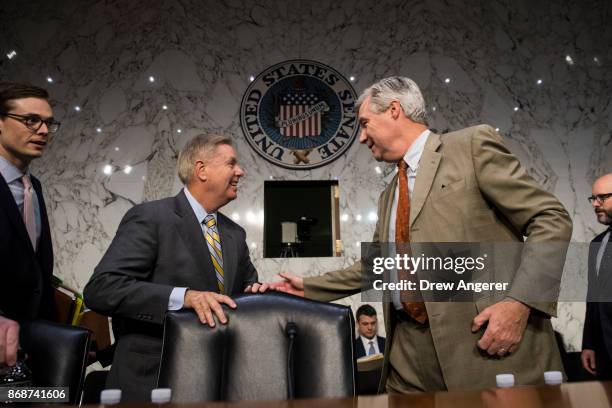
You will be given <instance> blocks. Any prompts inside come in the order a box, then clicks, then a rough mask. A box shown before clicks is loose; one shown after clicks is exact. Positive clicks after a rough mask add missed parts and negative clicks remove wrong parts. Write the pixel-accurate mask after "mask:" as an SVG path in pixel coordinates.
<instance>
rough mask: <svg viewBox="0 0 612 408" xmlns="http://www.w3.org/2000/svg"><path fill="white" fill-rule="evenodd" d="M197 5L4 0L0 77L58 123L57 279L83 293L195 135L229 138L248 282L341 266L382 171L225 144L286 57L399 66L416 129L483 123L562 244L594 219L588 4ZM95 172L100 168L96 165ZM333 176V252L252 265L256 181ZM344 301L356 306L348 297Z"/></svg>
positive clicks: (256, 247) (605, 83)
mask: <svg viewBox="0 0 612 408" xmlns="http://www.w3.org/2000/svg"><path fill="white" fill-rule="evenodd" d="M203 4H204V3H202V2H199V1H196V0H182V1H177V0H175V1H170V2H165V3H156V4H151V3H147V2H143V1H133V2H127V3H121V4H119V2H113V1H110V2H107V1H92V2H78V1H76V0H70V1H65V2H42V1H32V2H25V3H24V2H12V1H7V2H3V13H2V14H0V33H2V35H0V50H3V54H2V60H1V62H0V77H1V78H8V79H12V80H27V81H32V82H34V83H37V84H40V85H43V86H46V87H47V88H49V90H50V92H51V94H52V97H53V105H54V110H55V114H56V116H57V117H58V118H60V120H61V121H62V122H63V125H62V129H61V132H60V133H59V134H58V135H57V136H55V137H53V140H52V142H51V144H50V145H49V147H48V149H47V151H46V152H45V155H44V157H43V158H41V159H39V160H37V161H36V162H35V163H34V164H33V165H32V172H33V173H34V174H36V175H37V176H39V177H40V179H41V180H42V182H43V185H44V190H45V195H46V200H47V207H48V208H49V213H50V215H51V226H52V229H53V238H54V247H55V258H56V261H55V267H56V273H57V274H58V275H60V276H61V277H62V278H63V279H65V280H66V281H67V282H68V283H69V284H71V285H73V286H75V287H78V288H82V287H83V286H84V284H85V283H86V281H87V279H88V276H89V274H91V272H92V271H93V267H94V266H95V264H96V263H97V262H98V260H99V259H100V257H101V256H102V254H103V253H104V251H105V250H106V248H107V247H108V245H109V243H110V241H111V239H112V237H113V236H114V232H115V230H116V227H117V225H118V223H119V220H120V218H121V216H122V215H123V214H124V213H125V211H127V210H128V209H129V208H130V207H131V206H132V205H134V204H137V203H139V202H142V201H148V200H153V199H157V198H161V197H166V196H169V195H172V194H176V192H177V191H179V189H180V188H181V186H180V183H179V181H178V179H177V177H176V158H177V154H178V151H179V150H180V148H181V147H182V146H183V145H184V143H185V141H186V140H187V139H188V138H189V137H191V136H193V135H195V134H197V133H200V132H222V133H227V134H231V135H233V137H234V140H235V141H236V146H237V151H238V154H239V157H240V160H241V164H242V165H243V167H244V168H245V171H246V174H247V176H246V177H245V178H244V180H243V182H242V183H241V185H240V192H239V198H238V199H237V200H236V201H235V202H232V203H230V204H229V205H228V206H227V207H226V208H225V209H224V211H225V212H226V213H227V214H228V215H230V216H237V217H239V222H240V223H241V224H242V225H243V226H244V227H245V228H246V230H247V239H248V241H249V245H250V247H251V254H252V257H253V259H254V261H255V264H256V265H257V267H258V269H259V271H260V273H261V275H262V278H263V280H269V279H273V278H274V276H275V274H276V273H278V272H279V271H281V270H290V271H294V272H296V273H300V274H303V275H314V274H319V273H321V272H324V271H327V270H332V269H335V268H339V267H343V266H348V265H349V264H350V263H351V262H353V261H354V260H356V259H357V258H358V256H359V248H358V246H357V244H358V243H359V242H361V241H367V240H369V239H371V235H372V232H373V229H374V223H373V222H372V221H370V220H369V219H368V214H369V213H370V212H371V211H375V209H376V204H377V200H378V195H379V194H380V192H381V191H382V189H383V188H384V186H385V177H387V178H388V177H389V176H390V175H392V173H393V171H394V169H393V166H392V165H387V164H384V163H376V162H375V161H373V160H372V159H371V157H370V153H369V152H368V150H367V149H366V148H364V147H363V146H358V145H357V144H355V145H354V146H352V147H351V148H350V149H348V151H347V152H346V154H345V155H344V156H343V157H342V158H340V159H338V160H337V161H335V162H334V163H332V164H331V165H328V166H325V167H323V168H319V169H315V170H312V171H305V172H296V171H287V170H284V169H281V168H279V167H275V166H273V165H271V164H270V163H268V162H266V161H264V160H263V159H261V158H260V157H259V156H258V155H257V154H256V153H254V152H253V151H252V150H251V148H250V147H249V145H248V144H247V143H246V141H245V140H244V138H243V136H242V132H241V129H240V124H239V123H240V122H239V118H238V112H239V106H240V102H241V98H242V94H243V92H244V91H245V89H246V87H247V86H248V83H249V77H250V76H251V75H257V74H258V73H259V72H261V71H262V70H263V69H265V68H266V67H268V66H271V65H273V64H275V63H277V62H280V61H283V60H286V59H296V58H307V59H314V60H317V61H320V62H323V63H326V64H329V65H331V66H332V67H334V68H335V69H337V70H338V71H339V72H341V73H343V74H344V75H345V76H347V77H348V76H351V75H352V76H355V78H356V80H355V82H354V86H355V88H356V90H357V91H358V92H359V91H361V90H363V89H364V88H365V87H366V86H368V85H369V84H370V83H371V82H373V81H374V80H376V79H378V78H381V77H383V76H388V75H395V74H399V75H407V76H411V77H412V78H413V79H415V80H416V82H417V83H418V84H419V85H420V86H421V88H422V90H423V93H424V95H425V98H426V102H427V106H428V107H429V116H430V125H431V127H432V128H434V129H437V130H438V131H447V130H455V129H458V128H462V127H465V126H469V125H473V124H476V123H482V122H486V123H489V124H491V125H492V126H493V127H498V128H499V129H500V133H501V134H502V135H503V136H504V137H505V138H506V140H507V141H508V146H509V147H510V149H511V150H512V151H513V152H514V153H515V154H516V155H517V156H518V157H519V158H520V159H521V161H522V163H523V164H524V165H525V166H526V167H527V169H528V170H529V172H530V174H531V175H532V176H533V177H534V178H535V179H536V180H538V181H539V182H541V183H542V184H543V185H544V186H545V188H547V189H548V190H550V191H552V192H554V193H555V194H556V195H557V196H558V197H559V198H560V200H561V201H562V202H563V204H564V205H565V206H566V207H567V209H568V211H569V212H570V214H571V215H572V217H573V219H574V235H573V239H574V240H575V241H576V242H588V241H589V240H590V239H591V238H592V237H593V236H594V235H595V234H596V233H597V232H598V231H600V230H601V229H602V228H601V226H600V225H598V224H597V223H596V221H595V218H594V215H593V212H592V210H591V209H590V207H589V204H588V202H587V201H586V200H585V197H586V196H587V195H589V192H590V184H591V183H592V181H593V180H594V179H595V178H596V177H597V176H598V175H600V174H602V173H604V172H609V171H611V170H612V136H611V135H612V98H611V96H610V95H611V93H610V89H611V82H612V69H610V63H611V61H612V50H611V48H610V47H609V44H610V43H612V33H611V28H610V25H609V24H606V21H605V19H604V18H602V16H603V15H605V13H602V12H601V10H600V3H599V2H596V1H587V2H574V3H560V2H525V1H521V2H501V1H491V2H489V1H480V2H477V5H474V6H473V7H466V6H465V2H463V1H459V0H452V1H443V0H433V1H427V2H418V1H410V2H404V1H394V0H381V1H377V2H371V1H369V0H353V1H348V0H340V1H335V2H310V1H306V0H298V1H294V2H279V1H274V0H258V1H256V2H245V1H240V0H228V1H225V2H206V4H205V6H203ZM11 49H15V50H16V51H17V53H18V55H17V57H16V58H14V59H12V60H8V59H7V58H5V57H4V54H5V52H4V50H11ZM7 52H8V51H7ZM566 55H569V56H570V57H571V60H572V62H573V63H572V64H571V65H570V64H569V63H568V62H567V61H566ZM47 76H51V77H52V78H53V83H47V82H46V77H47ZM150 76H153V77H154V79H155V80H154V81H153V82H151V81H150V80H149V77H150ZM446 78H450V82H448V83H446V82H445V79H446ZM538 79H541V80H542V83H541V84H538V83H537V80H538ZM76 105H79V106H80V107H81V111H80V112H76V111H75V110H74V107H75V106H76ZM164 105H165V106H166V107H167V109H164V108H163V106H164ZM514 107H518V110H517V111H514ZM98 129H99V131H98ZM116 147H117V148H119V150H115V148H116ZM107 164H109V165H111V166H112V167H113V173H112V174H111V175H107V174H105V173H104V172H103V169H104V166H105V165H107ZM128 165H129V166H132V171H131V173H130V174H125V173H123V172H122V171H123V169H125V166H128ZM377 167H378V168H379V170H380V174H379V172H377V170H376V168H377ZM333 178H337V179H338V181H339V184H340V208H341V213H342V214H346V215H347V216H348V220H347V221H345V222H342V223H341V232H342V238H343V241H344V246H345V256H344V257H342V258H308V259H301V260H286V259H264V258H263V227H262V225H263V224H262V223H263V220H262V216H261V214H262V211H263V182H264V181H265V180H270V179H274V180H317V179H333ZM358 216H360V217H361V219H360V220H357V218H358ZM343 302H344V303H345V304H350V305H352V306H353V307H354V308H356V307H357V306H358V305H359V301H358V296H357V297H352V298H349V299H345V300H343ZM583 313H584V305H583V304H580V303H573V304H572V303H566V304H565V303H564V304H561V305H560V306H559V318H558V319H555V321H554V324H555V327H557V328H558V329H559V330H561V332H562V333H563V334H564V336H565V341H566V343H567V344H568V345H569V346H570V347H572V348H574V349H578V348H579V347H580V337H581V326H582V319H583Z"/></svg>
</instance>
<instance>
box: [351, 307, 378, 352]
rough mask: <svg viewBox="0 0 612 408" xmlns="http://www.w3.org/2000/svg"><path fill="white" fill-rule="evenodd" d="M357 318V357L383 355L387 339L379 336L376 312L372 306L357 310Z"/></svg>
mask: <svg viewBox="0 0 612 408" xmlns="http://www.w3.org/2000/svg"><path fill="white" fill-rule="evenodd" d="M356 316H357V332H358V333H359V336H358V337H357V338H356V339H355V357H357V358H361V357H365V356H372V355H374V354H382V353H383V351H384V350H385V338H384V337H381V336H379V335H378V319H377V318H376V310H375V309H374V308H373V307H372V306H370V305H362V306H360V307H359V309H357V314H356Z"/></svg>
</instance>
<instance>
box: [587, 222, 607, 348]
mask: <svg viewBox="0 0 612 408" xmlns="http://www.w3.org/2000/svg"><path fill="white" fill-rule="evenodd" d="M606 233H607V230H606V231H604V232H602V233H601V234H599V235H598V236H596V237H595V238H594V239H593V240H592V241H591V245H590V246H589V261H588V262H589V265H588V275H589V284H588V292H587V305H586V315H585V317H584V330H583V333H582V349H583V350H584V349H590V350H595V354H596V355H598V354H600V353H606V354H605V355H607V357H608V359H612V280H611V279H610V278H611V277H612V270H603V269H600V270H599V274H597V271H596V268H595V267H596V262H597V252H598V250H599V247H600V245H601V241H602V240H603V238H604V236H605V235H606ZM611 245H612V240H609V241H608V246H611ZM602 265H603V259H602Z"/></svg>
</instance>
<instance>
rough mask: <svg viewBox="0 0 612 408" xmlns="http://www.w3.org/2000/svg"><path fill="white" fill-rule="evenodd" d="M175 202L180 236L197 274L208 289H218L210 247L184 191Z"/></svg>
mask: <svg viewBox="0 0 612 408" xmlns="http://www.w3.org/2000/svg"><path fill="white" fill-rule="evenodd" d="M174 200H175V212H176V214H177V215H178V216H179V218H178V220H177V228H178V230H179V236H180V237H181V239H182V240H183V242H184V243H185V246H186V247H187V249H188V251H189V253H190V254H191V256H192V257H193V258H194V260H195V265H196V270H195V273H196V274H197V275H198V278H199V279H203V280H204V281H205V282H206V284H207V285H206V286H207V287H211V288H216V287H217V279H216V275H215V269H214V266H213V264H212V260H211V258H210V253H209V252H208V247H207V246H206V241H205V239H204V234H203V232H202V227H200V224H199V222H198V219H197V218H196V216H195V214H194V212H193V209H192V208H191V206H190V205H189V201H187V197H186V196H185V193H184V192H183V191H182V190H181V192H180V193H178V195H177V196H176V197H175V198H174Z"/></svg>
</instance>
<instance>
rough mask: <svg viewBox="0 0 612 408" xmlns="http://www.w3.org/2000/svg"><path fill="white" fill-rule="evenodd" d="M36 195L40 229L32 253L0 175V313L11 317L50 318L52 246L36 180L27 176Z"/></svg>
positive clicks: (52, 301) (52, 317)
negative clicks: (35, 246) (35, 248)
mask: <svg viewBox="0 0 612 408" xmlns="http://www.w3.org/2000/svg"><path fill="white" fill-rule="evenodd" d="M30 179H31V181H32V186H33V188H34V191H35V192H36V196H37V197H38V203H39V208H40V220H41V223H42V232H41V236H40V240H39V243H38V247H37V250H36V252H34V247H33V246H32V243H31V242H30V238H29V236H28V232H27V231H26V228H25V224H24V222H23V217H22V215H21V214H20V212H19V207H17V203H15V198H14V197H13V194H12V193H11V190H10V189H9V186H8V184H7V183H6V181H5V180H4V177H2V175H0V259H1V260H2V266H1V267H0V282H1V284H0V313H1V314H3V315H4V316H6V317H8V318H10V319H13V320H17V321H19V320H24V319H34V318H46V319H54V317H55V302H54V298H53V287H52V286H51V277H52V276H53V247H52V245H51V231H50V228H49V218H48V217H47V209H46V207H45V200H44V198H43V194H42V187H41V185H40V181H38V179H37V178H36V177H30Z"/></svg>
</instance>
